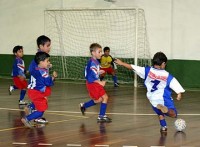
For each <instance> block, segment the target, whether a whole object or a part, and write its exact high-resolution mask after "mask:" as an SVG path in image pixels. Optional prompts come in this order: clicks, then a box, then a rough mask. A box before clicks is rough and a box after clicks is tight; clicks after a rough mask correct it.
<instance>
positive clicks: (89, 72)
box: [80, 58, 111, 122]
mask: <svg viewBox="0 0 200 147" xmlns="http://www.w3.org/2000/svg"><path fill="white" fill-rule="evenodd" d="M99 71H100V63H99V61H98V60H96V59H94V58H90V60H89V61H88V63H87V66H86V67H85V78H86V87H87V90H88V93H89V95H90V97H91V100H89V101H87V102H85V103H80V110H81V112H82V114H83V115H84V113H85V110H86V109H87V108H89V107H91V106H94V105H96V103H95V100H99V99H100V98H101V97H103V96H104V95H105V94H106V92H105V90H104V87H103V86H102V85H100V84H99V83H96V82H94V81H96V80H99V81H100V79H99ZM106 109H107V103H103V102H101V106H100V112H99V116H98V118H97V122H111V119H110V118H109V117H107V116H106V115H105V113H106Z"/></svg>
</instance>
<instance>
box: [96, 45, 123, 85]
mask: <svg viewBox="0 0 200 147" xmlns="http://www.w3.org/2000/svg"><path fill="white" fill-rule="evenodd" d="M103 51H104V54H103V55H102V56H101V59H100V65H101V67H100V69H101V70H103V71H104V73H102V74H101V75H100V80H103V79H104V77H105V75H106V73H107V74H110V75H112V78H113V81H114V87H119V83H118V82H117V76H116V71H115V63H114V59H113V58H112V56H111V55H110V48H109V47H105V48H104V49H103Z"/></svg>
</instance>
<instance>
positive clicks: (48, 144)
mask: <svg viewBox="0 0 200 147" xmlns="http://www.w3.org/2000/svg"><path fill="white" fill-rule="evenodd" d="M38 145H46V146H50V145H53V144H51V143H38Z"/></svg>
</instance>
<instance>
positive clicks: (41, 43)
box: [37, 35, 51, 47]
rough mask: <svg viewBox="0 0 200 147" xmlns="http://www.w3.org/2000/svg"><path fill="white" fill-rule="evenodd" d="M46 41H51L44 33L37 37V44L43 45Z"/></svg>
mask: <svg viewBox="0 0 200 147" xmlns="http://www.w3.org/2000/svg"><path fill="white" fill-rule="evenodd" d="M46 42H51V39H50V38H49V37H47V36H45V35H42V36H39V37H38V38H37V46H38V47H39V46H40V45H44V44H45V43H46Z"/></svg>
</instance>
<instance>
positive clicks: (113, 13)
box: [45, 8, 151, 85]
mask: <svg viewBox="0 0 200 147" xmlns="http://www.w3.org/2000/svg"><path fill="white" fill-rule="evenodd" d="M45 34H46V35H47V36H48V37H50V38H51V40H52V44H51V52H50V54H51V63H52V64H53V67H52V70H55V71H57V72H58V76H59V78H61V79H75V80H82V79H84V68H85V65H86V63H87V60H88V59H89V58H90V53H89V46H90V44H91V43H99V44H100V45H101V46H102V47H103V48H104V47H105V46H108V47H110V49H111V52H110V54H111V55H112V57H114V58H120V59H122V60H123V61H125V62H127V63H132V64H136V65H140V66H146V65H150V64H151V60H150V48H149V43H148V37H147V29H146V20H145V13H144V10H143V9H140V8H129V9H67V10H46V11H45ZM117 76H118V80H119V82H124V83H125V82H128V83H130V82H133V81H134V80H135V85H138V83H141V82H142V81H141V79H140V78H137V77H136V76H134V73H133V72H132V71H130V70H127V69H125V68H123V67H120V66H117ZM106 79H107V80H110V81H112V77H111V76H108V75H107V76H106Z"/></svg>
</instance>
